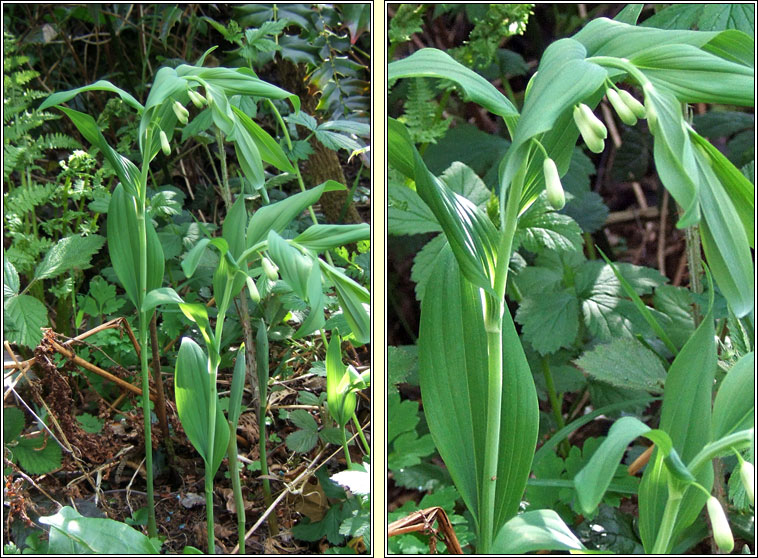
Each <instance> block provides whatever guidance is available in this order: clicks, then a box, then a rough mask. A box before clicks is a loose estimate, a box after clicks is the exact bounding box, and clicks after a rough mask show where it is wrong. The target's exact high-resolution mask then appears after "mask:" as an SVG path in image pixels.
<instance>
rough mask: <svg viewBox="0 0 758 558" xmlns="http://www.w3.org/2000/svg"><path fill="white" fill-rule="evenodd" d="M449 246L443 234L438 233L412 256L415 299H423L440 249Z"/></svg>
mask: <svg viewBox="0 0 758 558" xmlns="http://www.w3.org/2000/svg"><path fill="white" fill-rule="evenodd" d="M448 247H449V244H448V243H447V239H446V238H445V235H443V234H440V235H437V236H435V237H434V238H433V239H432V240H430V241H429V242H427V243H426V244H424V247H423V248H421V250H419V252H418V254H416V257H415V258H413V267H412V268H411V279H412V280H413V281H414V282H415V283H416V289H415V292H416V300H418V301H419V302H420V301H422V300H424V292H425V291H426V285H427V284H428V282H429V279H430V278H431V277H432V272H433V271H434V266H435V264H436V263H437V258H438V257H439V255H440V252H441V251H442V250H445V249H447V248H448Z"/></svg>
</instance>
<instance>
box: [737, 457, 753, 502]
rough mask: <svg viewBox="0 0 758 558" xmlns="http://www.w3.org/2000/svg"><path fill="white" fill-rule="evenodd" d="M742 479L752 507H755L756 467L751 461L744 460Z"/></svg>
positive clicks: (741, 465) (741, 472) (741, 467)
mask: <svg viewBox="0 0 758 558" xmlns="http://www.w3.org/2000/svg"><path fill="white" fill-rule="evenodd" d="M740 479H741V480H742V486H744V487H745V494H747V499H748V500H749V501H750V505H751V506H755V467H753V464H752V463H750V461H744V460H743V461H742V463H741V464H740Z"/></svg>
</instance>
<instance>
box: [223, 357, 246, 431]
mask: <svg viewBox="0 0 758 558" xmlns="http://www.w3.org/2000/svg"><path fill="white" fill-rule="evenodd" d="M246 373H247V367H246V363H245V344H244V343H243V344H242V345H241V346H240V348H239V349H237V357H236V359H235V362H234V373H233V374H232V387H231V389H230V392H229V412H228V413H227V415H228V417H229V423H230V424H231V425H232V427H233V429H234V431H236V430H237V421H238V420H239V418H240V412H241V411H242V392H243V391H244V389H245V376H246Z"/></svg>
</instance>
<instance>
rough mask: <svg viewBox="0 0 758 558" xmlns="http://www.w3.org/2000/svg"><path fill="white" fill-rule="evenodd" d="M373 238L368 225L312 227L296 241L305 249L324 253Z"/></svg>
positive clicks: (298, 236) (319, 225)
mask: <svg viewBox="0 0 758 558" xmlns="http://www.w3.org/2000/svg"><path fill="white" fill-rule="evenodd" d="M370 238H371V228H370V227H369V226H368V224H367V223H360V224H357V225H322V224H317V225H311V226H310V227H308V228H307V229H305V230H304V231H303V232H302V233H300V234H299V235H297V236H296V237H295V239H294V241H295V242H296V243H298V244H299V245H300V246H302V247H303V248H307V249H308V250H313V251H315V252H323V251H324V250H330V249H332V248H337V247H338V246H344V245H345V244H352V243H354V242H358V241H360V240H369V239H370Z"/></svg>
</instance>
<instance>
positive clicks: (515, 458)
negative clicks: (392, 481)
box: [419, 248, 538, 529]
mask: <svg viewBox="0 0 758 558" xmlns="http://www.w3.org/2000/svg"><path fill="white" fill-rule="evenodd" d="M443 300H444V301H445V304H440V301H443ZM421 316H422V318H421V326H420V336H419V379H420V385H421V392H422V397H423V401H424V412H425V414H426V419H427V423H428V424H429V428H430V431H431V434H432V437H433V439H434V442H435V444H436V445H437V449H438V450H439V452H440V455H441V456H442V459H443V460H444V461H445V464H446V465H447V468H448V471H449V472H450V475H451V477H452V478H453V481H454V482H455V485H456V487H457V488H458V490H459V492H460V493H461V496H463V499H464V501H465V502H466V505H467V507H468V508H469V510H470V511H471V512H472V514H474V516H475V517H478V516H479V514H480V511H481V510H480V509H479V494H480V489H481V484H480V483H481V482H483V479H482V472H483V469H484V464H483V455H484V446H485V439H484V436H485V432H486V417H487V412H486V404H487V403H486V402H487V373H488V366H487V344H486V335H485V332H484V325H483V313H482V306H481V297H480V292H479V290H478V289H477V288H476V287H474V286H472V285H471V284H470V283H469V282H467V281H466V280H465V279H464V278H463V277H462V274H461V272H460V270H459V268H458V266H457V265H456V260H455V258H454V256H453V254H452V251H451V250H450V249H449V248H448V249H445V250H443V252H442V253H441V255H440V258H439V260H438V263H437V267H436V268H435V271H434V273H433V274H432V277H431V279H430V281H429V283H428V284H427V287H426V291H425V293H424V299H423V301H422V310H421ZM503 322H504V323H503V360H504V363H503V366H504V377H503V395H502V397H503V404H502V405H503V406H502V416H501V428H500V445H499V447H500V456H499V461H498V471H497V479H496V481H494V482H497V485H496V500H495V501H496V502H497V504H496V506H497V507H496V509H495V523H494V525H495V529H497V528H498V527H499V526H500V525H502V524H503V523H504V522H505V521H507V520H508V519H509V518H510V517H512V516H513V515H515V514H516V511H517V510H518V504H519V502H520V500H521V497H522V495H523V492H524V487H525V486H526V478H527V476H528V474H529V468H530V466H531V459H532V455H533V452H534V446H535V444H536V436H537V426H538V424H537V423H538V415H537V412H538V409H537V396H536V392H535V388H534V382H533V381H532V376H531V371H530V370H529V365H528V364H527V362H526V357H525V356H524V353H523V349H522V348H521V343H520V341H519V339H518V335H517V334H516V331H515V327H514V326H513V322H512V320H511V319H510V313H507V315H506V316H505V317H504V320H503ZM487 482H493V481H490V480H489V479H488V480H487Z"/></svg>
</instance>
